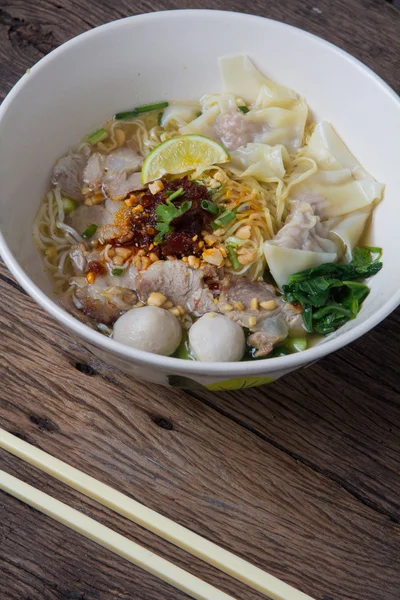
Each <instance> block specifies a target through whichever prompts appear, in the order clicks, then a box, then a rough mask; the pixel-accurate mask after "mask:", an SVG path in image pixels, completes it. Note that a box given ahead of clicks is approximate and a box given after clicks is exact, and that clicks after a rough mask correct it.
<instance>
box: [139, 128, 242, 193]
mask: <svg viewBox="0 0 400 600" xmlns="http://www.w3.org/2000/svg"><path fill="white" fill-rule="evenodd" d="M229 158H230V157H229V154H228V152H227V151H226V150H225V148H224V147H223V146H221V144H219V143H218V142H216V141H215V140H212V139H210V138H208V137H205V136H204V135H179V136H176V137H173V138H171V139H170V140H166V141H165V142H163V143H162V144H159V145H158V146H157V147H156V148H154V150H152V151H151V152H150V154H149V155H148V156H147V158H146V160H145V161H144V163H143V167H142V183H149V181H154V180H155V179H159V178H160V177H162V176H163V175H165V174H166V173H169V174H170V175H178V174H179V173H186V171H191V170H192V169H196V168H197V167H200V166H208V165H210V166H211V165H216V164H219V163H224V162H227V161H228V160H229Z"/></svg>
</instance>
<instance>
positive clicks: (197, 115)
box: [196, 110, 203, 119]
mask: <svg viewBox="0 0 400 600" xmlns="http://www.w3.org/2000/svg"><path fill="white" fill-rule="evenodd" d="M202 114H203V113H202V112H201V110H198V111H197V113H196V119H198V118H199V117H201V115H202Z"/></svg>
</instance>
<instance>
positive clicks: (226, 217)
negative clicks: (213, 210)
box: [211, 210, 236, 229]
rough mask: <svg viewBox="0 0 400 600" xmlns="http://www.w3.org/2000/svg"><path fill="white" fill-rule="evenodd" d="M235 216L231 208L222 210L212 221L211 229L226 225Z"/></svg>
mask: <svg viewBox="0 0 400 600" xmlns="http://www.w3.org/2000/svg"><path fill="white" fill-rule="evenodd" d="M235 217H236V214H235V213H234V212H233V211H232V210H226V211H225V212H223V213H222V214H221V215H219V217H218V218H217V219H215V221H213V223H211V226H212V228H213V229H218V228H219V227H226V225H229V223H231V222H232V221H233V220H234V219H235Z"/></svg>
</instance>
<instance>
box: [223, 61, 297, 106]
mask: <svg viewBox="0 0 400 600" xmlns="http://www.w3.org/2000/svg"><path fill="white" fill-rule="evenodd" d="M218 63H219V69H220V73H221V78H222V85H223V91H224V92H225V93H227V94H233V95H234V96H237V97H239V98H243V99H244V100H245V101H246V102H248V103H249V104H253V103H255V102H256V101H257V107H258V108H267V107H268V106H282V107H284V108H288V107H289V106H290V105H291V103H292V102H293V101H294V100H296V99H297V98H298V94H296V92H294V91H293V90H290V89H289V88H286V87H284V86H282V85H278V84H277V83H274V82H273V81H270V80H269V79H267V78H266V77H265V76H264V75H263V74H262V73H261V72H260V71H259V70H258V69H257V68H256V67H255V66H254V65H253V63H252V62H251V60H250V59H249V57H248V56H246V55H245V54H239V55H238V56H222V57H221V58H219V59H218Z"/></svg>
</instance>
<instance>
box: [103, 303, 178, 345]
mask: <svg viewBox="0 0 400 600" xmlns="http://www.w3.org/2000/svg"><path fill="white" fill-rule="evenodd" d="M113 337H114V339H115V340H116V341H117V342H121V343H122V344H126V345H127V346H131V347H132V348H136V349H137V350H145V351H146V352H152V353H153V354H162V355H164V356H169V355H170V354H172V353H173V352H175V350H176V349H177V347H178V346H179V344H180V342H181V339H182V327H181V325H180V323H179V321H178V319H177V318H176V317H174V315H172V314H171V313H170V312H168V311H167V310H165V309H163V308H158V306H143V307H142V308H132V309H131V310H128V311H127V312H126V313H125V314H123V315H122V316H121V317H120V318H119V319H118V320H117V321H116V322H115V324H114V334H113Z"/></svg>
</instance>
